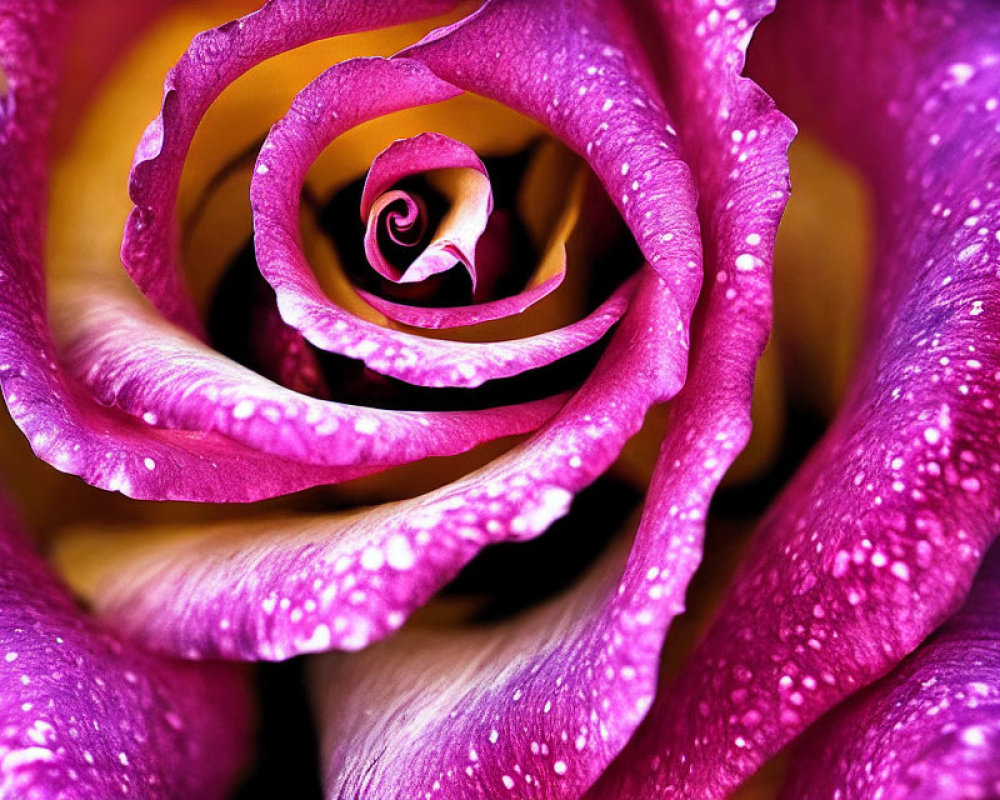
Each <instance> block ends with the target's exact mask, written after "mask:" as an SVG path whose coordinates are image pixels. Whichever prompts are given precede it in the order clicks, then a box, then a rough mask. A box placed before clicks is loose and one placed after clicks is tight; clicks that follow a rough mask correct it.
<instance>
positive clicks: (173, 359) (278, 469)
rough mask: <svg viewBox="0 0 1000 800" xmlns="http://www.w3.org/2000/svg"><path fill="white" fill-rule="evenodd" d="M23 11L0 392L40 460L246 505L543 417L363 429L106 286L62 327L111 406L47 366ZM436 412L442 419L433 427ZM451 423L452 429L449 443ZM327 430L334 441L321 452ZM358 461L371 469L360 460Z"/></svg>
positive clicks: (364, 423)
mask: <svg viewBox="0 0 1000 800" xmlns="http://www.w3.org/2000/svg"><path fill="white" fill-rule="evenodd" d="M33 14H34V16H32V15H30V14H27V13H25V14H23V15H21V17H20V18H19V19H18V20H17V21H16V22H13V21H11V20H9V19H8V18H7V17H5V16H3V14H2V13H0V25H5V26H6V27H5V28H4V30H8V29H9V33H8V34H6V35H5V38H4V39H3V41H4V42H5V47H4V49H3V50H2V55H3V57H4V59H5V61H4V62H3V68H4V70H5V73H6V75H7V79H8V82H9V89H8V100H9V101H10V102H9V103H8V105H7V106H6V108H7V109H8V113H7V115H6V116H3V117H0V162H2V166H3V168H2V169H0V193H2V195H3V197H5V198H6V201H5V202H6V204H7V205H6V207H5V213H4V214H3V215H2V216H0V242H2V243H3V246H2V248H0V282H2V284H3V291H2V292H0V384H2V387H3V393H4V397H5V399H6V401H7V404H8V408H9V409H10V412H11V415H12V416H13V417H14V419H15V421H16V422H17V424H18V425H19V426H20V427H21V429H22V430H23V431H24V432H25V434H26V435H27V437H28V439H29V441H30V442H31V445H32V448H33V449H34V451H35V452H36V454H38V455H39V456H40V457H41V458H43V459H44V460H46V461H48V462H49V463H51V464H53V465H55V466H57V467H58V468H59V469H61V470H63V471H66V472H70V473H72V474H76V475H80V476H81V477H83V478H84V479H85V480H87V481H88V482H89V483H92V484H94V485H95V486H100V487H102V488H107V489H113V490H116V491H121V492H122V493H124V494H127V495H129V496H132V497H141V498H156V499H189V500H210V501H217V502H218V501H247V500H257V499H260V498H262V497H270V496H274V495H277V494H283V493H287V492H290V491H295V490H298V489H302V488H305V487H307V486H313V485H316V484H320V483H330V482H333V481H336V480H343V479H344V478H347V477H352V476H354V475H358V474H363V473H364V472H366V471H368V472H370V471H372V470H374V469H377V468H379V464H380V463H381V464H382V465H383V466H385V465H386V464H388V463H390V462H391V463H399V462H398V461H396V460H395V459H398V458H400V457H402V458H404V460H405V458H406V457H407V456H406V453H407V452H409V453H410V455H413V454H416V453H419V456H418V457H422V456H423V455H426V454H428V453H429V452H430V451H429V450H427V449H426V448H425V446H427V445H429V446H430V447H431V448H432V449H437V448H438V446H442V447H444V450H440V451H439V452H441V453H444V452H449V451H450V452H456V451H455V450H449V448H452V447H453V446H454V444H455V443H456V442H458V441H460V440H464V441H465V442H466V444H468V445H471V446H474V444H475V443H478V442H479V441H482V440H483V439H482V438H481V437H482V436H483V434H486V431H487V429H490V428H492V430H493V431H494V432H495V433H496V434H497V435H506V434H509V433H510V432H511V431H512V430H514V428H516V427H517V425H516V424H515V425H514V427H512V423H516V422H519V421H520V420H522V419H526V418H528V417H530V418H533V419H534V422H535V424H536V425H537V424H540V423H541V422H543V421H544V420H545V419H547V418H548V416H549V415H550V414H551V413H552V412H553V411H555V410H556V408H558V406H559V404H560V402H561V401H560V400H558V399H556V400H552V401H543V402H542V403H541V405H538V404H533V405H532V406H530V407H527V408H521V409H519V411H518V412H517V414H515V415H514V416H513V417H512V416H511V415H510V414H509V413H506V412H503V411H488V412H485V413H486V415H487V417H491V418H492V419H493V422H487V421H486V417H479V416H478V413H477V412H474V413H473V415H472V416H465V415H458V416H457V417H454V418H453V417H452V416H451V415H447V414H444V415H434V414H430V415H413V414H407V413H405V412H389V415H388V417H382V416H381V415H379V414H377V413H376V414H375V416H379V417H380V419H378V420H376V419H374V418H373V417H372V415H371V414H369V413H368V412H367V411H366V410H364V409H359V408H355V407H352V406H343V405H337V404H330V403H324V402H322V401H317V400H313V399H311V398H308V397H304V396H302V395H297V394H295V393H293V392H290V391H288V390H285V389H282V388H281V387H278V386H277V385H275V384H272V383H270V382H268V381H265V380H263V379H261V378H259V376H255V375H253V374H252V373H250V372H249V371H248V370H244V369H242V368H240V367H238V366H237V365H235V364H233V363H232V362H229V361H228V360H226V359H224V358H222V357H221V356H218V355H217V354H215V353H212V352H211V351H209V350H208V349H207V348H205V347H204V346H203V345H201V344H200V343H198V342H196V341H194V340H193V339H191V338H190V337H187V336H185V335H184V334H181V333H180V332H179V331H177V329H175V328H173V327H172V326H170V325H169V324H167V323H164V322H163V321H162V320H160V319H158V318H156V315H155V314H153V313H151V312H150V311H149V310H148V309H144V308H140V304H139V303H136V302H134V301H133V299H132V298H131V296H130V295H129V294H128V293H126V292H123V291H120V289H119V288H118V287H115V288H113V289H109V288H108V287H102V286H96V285H85V286H83V287H81V297H87V298H89V299H91V300H93V301H94V302H92V303H89V304H87V306H86V311H87V313H85V314H81V315H79V316H78V317H76V318H74V319H73V320H71V322H72V324H74V325H79V326H84V327H85V326H86V325H88V324H90V325H92V326H93V327H92V328H91V329H90V330H89V331H87V332H86V334H84V333H83V332H82V331H81V335H80V336H76V337H73V339H74V351H73V354H72V355H71V359H72V360H73V361H74V365H75V366H76V367H79V374H80V375H81V376H82V378H83V379H84V381H86V382H88V383H89V386H90V387H91V388H93V389H94V391H95V393H96V394H97V396H98V397H100V398H101V399H103V400H105V401H107V402H108V403H114V404H115V406H117V407H108V406H106V405H102V404H101V403H99V402H97V401H96V400H95V399H94V397H93V396H91V394H90V392H88V391H87V390H86V389H85V388H84V387H83V386H81V385H80V384H79V383H78V382H77V380H76V378H75V377H73V376H72V375H71V374H69V373H68V372H66V371H64V370H63V369H61V368H60V365H59V363H58V361H57V357H56V355H55V349H54V347H53V343H52V337H51V333H50V331H49V328H48V324H47V321H46V319H45V313H44V307H45V303H44V285H43V283H44V282H43V277H42V276H43V271H42V264H41V251H42V242H41V235H42V230H43V224H42V201H43V198H42V188H43V187H44V185H45V180H44V176H45V166H44V165H45V161H44V158H45V151H44V144H45V140H46V135H45V134H46V129H47V126H48V121H47V119H46V118H45V117H44V116H41V112H44V111H47V110H50V108H51V106H50V104H49V103H48V101H47V100H46V98H48V97H49V96H50V95H51V91H52V85H53V80H54V77H53V75H52V72H51V70H52V69H53V68H54V67H55V66H56V58H55V56H54V54H52V53H51V52H49V51H48V50H46V51H39V50H36V48H37V47H39V46H40V45H41V44H42V43H44V44H45V45H46V46H53V45H54V44H55V43H57V42H58V41H59V40H60V38H61V37H60V36H59V35H57V31H56V29H55V27H54V26H55V22H54V21H53V18H51V17H50V16H48V15H47V14H42V13H41V11H39V12H37V13H35V12H33ZM32 25H42V26H44V29H45V30H46V33H45V34H44V35H43V34H41V33H36V32H35V29H34V28H32V27H31V26H32ZM49 31H51V33H50V32H49ZM36 112H37V113H36ZM116 304H117V305H116ZM122 304H124V305H122ZM137 343H141V345H142V347H138V348H137V347H136V344H137ZM143 348H146V349H143ZM140 353H143V354H144V355H141V354H140ZM151 365H154V366H155V369H152V368H151ZM213 392H217V394H213ZM220 400H221V401H222V402H221V403H219V402H218V401H220ZM241 403H242V405H241ZM121 409H125V410H126V411H128V412H129V413H127V414H126V413H123V411H122V410H121ZM530 409H534V410H530ZM522 412H527V413H522ZM289 415H291V417H289ZM463 416H465V421H464V422H463V421H460V418H461V417H463ZM435 419H436V420H438V421H440V422H442V423H443V424H444V426H445V427H444V428H441V429H440V430H439V431H438V433H436V434H435V433H434V432H433V430H432V429H433V428H434V427H435V425H434V424H432V423H434V421H435ZM383 423H384V424H383ZM454 423H457V424H458V425H459V426H460V427H463V428H464V429H465V434H459V435H457V436H456V434H457V430H455V429H452V428H451V426H452V424H454ZM483 423H485V425H484V424H483ZM161 425H165V426H173V427H177V428H186V430H168V429H165V428H162V427H158V426H161ZM446 429H449V430H446ZM338 430H339V431H340V432H339V433H336V431H338ZM391 430H395V431H396V432H397V433H398V434H401V435H402V443H400V444H394V442H400V440H399V439H397V438H396V437H395V436H394V435H393V434H392V433H390V432H389V431H391ZM366 431H367V433H366ZM222 434H225V435H222ZM331 435H332V436H334V439H339V440H340V441H342V442H343V443H345V446H344V447H335V448H332V449H331V448H330V445H331V440H330V439H329V438H326V437H329V436H331ZM382 437H385V438H382ZM469 437H471V438H469ZM487 437H488V434H487ZM236 440H239V441H236ZM366 442H367V444H366ZM420 442H423V444H420ZM433 442H436V443H437V444H433ZM414 447H416V448H417V449H416V450H414V449H413V448H414ZM460 447H461V445H460ZM380 450H381V452H382V456H379V455H378V452H379V451H380ZM368 456H371V457H372V458H373V460H372V461H370V462H366V463H365V464H363V465H362V464H360V461H364V460H365V459H366V458H367V457H368ZM355 458H357V459H358V461H354V460H353V459H355ZM386 458H387V459H388V461H386V460H385V459H386ZM338 462H339V464H338Z"/></svg>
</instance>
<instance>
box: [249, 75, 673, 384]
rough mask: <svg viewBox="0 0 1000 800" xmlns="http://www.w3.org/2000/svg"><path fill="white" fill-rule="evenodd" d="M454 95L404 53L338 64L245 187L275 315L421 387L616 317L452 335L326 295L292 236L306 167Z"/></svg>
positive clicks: (522, 359) (537, 350) (548, 348)
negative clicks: (352, 132)
mask: <svg viewBox="0 0 1000 800" xmlns="http://www.w3.org/2000/svg"><path fill="white" fill-rule="evenodd" d="M457 93H458V90H457V89H455V88H454V87H453V86H450V85H449V84H447V83H445V82H444V81H441V80H440V79H438V78H436V77H435V76H434V75H433V73H431V72H430V71H429V70H428V69H427V68H426V67H424V66H423V65H422V64H420V63H419V62H415V61H411V60H408V59H398V58H394V59H380V58H366V59H354V60H351V61H344V62H341V63H340V64H337V65H336V66H334V67H331V68H330V69H329V70H327V71H326V72H325V73H323V74H322V75H320V76H319V77H318V78H317V79H316V80H315V81H313V83H311V84H310V85H309V86H307V87H306V88H305V89H303V91H302V92H300V93H299V95H298V97H296V99H295V102H294V103H293V104H292V107H291V109H290V110H289V112H288V114H286V115H285V117H284V118H283V119H281V120H280V121H279V122H277V123H276V124H275V126H274V127H273V128H272V129H271V132H270V133H269V134H268V137H267V141H266V142H265V143H264V145H263V146H262V147H261V153H260V157H259V158H258V161H257V167H256V169H255V171H254V178H253V183H252V184H251V189H250V197H251V202H252V205H253V211H254V245H255V248H256V251H257V263H258V264H259V266H260V271H261V274H262V275H263V276H264V277H265V278H266V279H267V281H268V283H270V284H271V286H272V287H273V288H274V291H275V294H276V295H277V298H278V308H279V309H280V311H281V316H282V318H283V319H284V320H285V321H286V322H287V323H288V324H289V325H291V326H293V327H294V328H297V329H298V330H299V331H301V332H302V334H303V336H305V337H306V339H308V340H309V341H310V342H311V343H312V344H314V345H315V346H317V347H319V348H322V349H324V350H328V351H331V352H335V353H339V354H341V355H346V356H349V357H351V358H357V359H361V360H363V361H364V362H365V365H366V366H368V367H369V368H370V369H372V370H375V371H376V372H379V373H381V374H383V375H388V376H390V377H393V378H397V379H399V380H403V381H406V382H408V383H412V384H416V385H419V386H432V387H442V386H449V387H464V388H471V387H475V386H479V385H481V384H482V383H483V382H484V381H487V380H493V379H498V378H506V377H511V376H513V375H519V374H521V373H522V372H525V371H526V370H529V369H535V368H538V367H542V366H547V365H548V364H552V363H554V362H555V361H558V360H559V359H561V358H564V357H566V356H568V355H571V354H573V353H575V352H578V351H580V350H582V349H584V348H585V347H587V346H588V345H590V344H593V343H594V342H595V341H597V340H598V339H599V338H600V337H601V335H603V333H604V332H605V331H606V330H607V329H608V327H610V325H611V324H612V323H613V322H614V321H615V320H616V319H617V317H614V318H610V315H608V314H607V313H606V312H605V313H603V314H599V315H597V316H594V315H592V316H591V317H588V318H587V319H585V320H583V321H581V322H579V323H576V324H574V325H570V326H568V327H566V328H562V329H559V330H556V331H550V332H548V333H544V334H538V335H536V336H532V337H529V338H526V339H515V340H511V341H506V342H489V343H480V342H454V341H445V340H439V339H428V338H425V337H422V336H416V335H413V334H409V333H403V332H399V331H394V330H391V329H388V328H384V327H382V326H380V325H376V324H374V323H371V322H368V321H366V320H363V319H359V318H358V317H355V316H354V315H353V314H351V313H349V312H347V311H345V310H344V309H342V308H340V307H339V306H338V305H336V304H335V303H333V302H332V301H330V300H329V299H328V298H327V297H326V295H325V294H324V293H323V290H322V288H321V287H320V284H319V282H318V281H317V279H316V276H315V275H314V274H313V272H312V270H311V269H310V268H309V265H308V263H307V262H306V260H305V256H304V253H303V251H302V243H301V240H300V236H299V226H298V218H299V214H298V210H299V198H300V196H301V188H302V182H303V181H304V179H305V175H306V172H307V171H308V169H309V166H310V165H311V164H312V162H313V161H314V160H315V159H316V157H317V156H318V155H319V153H320V152H321V151H322V150H323V149H324V148H325V147H326V145H327V144H328V143H329V142H330V141H331V140H333V139H334V138H335V137H336V136H338V135H340V134H341V133H343V132H345V131H347V130H349V129H351V128H352V127H354V126H355V125H358V124H360V123H361V122H364V121H365V120H368V119H372V118H374V117H378V116H382V115H385V114H388V113H391V112H393V111H396V110H399V109H401V108H408V107H412V106H416V105H423V104H429V103H435V102H440V101H442V100H446V99H448V98H450V97H453V96H455V95H456V94H457ZM685 269H687V268H685ZM602 317H603V318H602Z"/></svg>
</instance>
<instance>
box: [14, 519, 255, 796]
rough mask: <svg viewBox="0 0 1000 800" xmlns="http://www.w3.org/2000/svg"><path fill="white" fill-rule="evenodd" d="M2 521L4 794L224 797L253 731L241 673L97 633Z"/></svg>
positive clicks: (44, 568)
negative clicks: (165, 656) (174, 657)
mask: <svg viewBox="0 0 1000 800" xmlns="http://www.w3.org/2000/svg"><path fill="white" fill-rule="evenodd" d="M0 514H2V515H3V517H4V519H3V520H2V521H0V652H2V653H3V660H2V662H0V795H2V796H4V797H12V798H13V797H18V798H25V799H26V800H44V799H45V798H55V797H60V798H63V797H65V798H77V797H79V798H83V797H146V798H160V797H162V798H169V797H204V798H216V797H217V798H222V797H225V796H228V790H229V789H230V788H231V785H232V783H233V782H234V779H235V778H236V777H238V773H239V770H240V769H241V768H242V767H243V766H244V764H245V762H246V760H247V755H248V752H247V751H248V748H249V744H250V743H249V732H250V730H251V729H252V728H251V724H250V723H251V720H250V714H249V702H250V698H249V695H248V694H247V691H246V689H247V687H246V686H245V685H244V684H243V682H242V676H241V675H240V673H239V672H237V671H236V670H235V669H233V668H231V667H224V666H222V665H219V664H197V665H193V664H185V663H182V662H175V661H168V660H165V659H162V658H158V657H156V656H152V655H149V654H148V653H144V652H142V651H140V650H137V649H136V648H135V647H134V646H133V645H132V644H130V643H128V642H125V641H123V640H121V639H119V638H118V637H117V636H115V635H113V634H111V633H109V632H107V631H105V630H104V629H102V628H100V627H99V626H98V625H97V624H96V623H95V622H93V621H92V620H89V619H87V618H85V617H84V616H83V615H82V614H81V613H80V612H79V611H78V610H77V608H76V606H75V604H74V602H73V600H72V598H71V597H70V596H69V594H68V593H67V592H66V591H65V589H64V588H63V587H62V586H60V585H59V584H57V583H56V581H55V580H54V579H53V578H52V577H51V575H50V574H49V573H48V571H47V569H46V567H45V565H44V564H43V563H42V561H41V560H40V559H39V558H38V557H37V556H36V555H35V554H34V553H32V552H31V551H30V549H29V548H28V546H27V544H26V543H25V542H24V541H23V540H22V539H21V537H20V536H19V535H18V534H17V533H16V532H15V531H14V529H13V526H12V524H11V522H10V520H9V518H8V515H7V512H6V511H5V510H4V511H0Z"/></svg>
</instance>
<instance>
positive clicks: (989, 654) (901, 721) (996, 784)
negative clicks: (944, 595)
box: [784, 547, 1000, 800]
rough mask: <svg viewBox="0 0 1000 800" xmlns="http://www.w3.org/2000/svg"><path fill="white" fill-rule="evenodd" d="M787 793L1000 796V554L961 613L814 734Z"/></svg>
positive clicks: (895, 799) (898, 799)
mask: <svg viewBox="0 0 1000 800" xmlns="http://www.w3.org/2000/svg"><path fill="white" fill-rule="evenodd" d="M791 764H792V766H791V772H790V778H789V780H788V783H787V785H786V787H785V790H784V796H786V797H788V798H795V800H799V799H800V798H801V800H811V798H819V797H842V798H845V800H851V799H852V798H869V797H871V798H875V797H879V798H885V800H935V799H936V798H941V797H968V798H974V797H995V796H997V795H998V794H1000V548H997V547H994V548H993V549H992V551H991V553H990V555H989V556H988V557H987V559H986V562H985V563H984V564H983V568H982V569H981V570H980V572H979V575H978V577H977V578H976V582H975V583H974V584H973V586H972V590H971V592H970V593H969V597H968V599H967V600H966V601H965V605H964V606H962V608H961V610H960V611H959V612H958V613H957V614H956V615H955V616H954V617H952V618H951V619H949V620H948V622H946V623H945V624H944V626H943V627H942V628H941V629H940V630H938V631H937V632H936V633H935V634H934V636H933V637H932V638H931V639H930V640H929V641H928V642H927V643H925V644H923V645H922V646H921V647H919V648H918V649H917V651H916V652H915V653H913V654H912V655H911V656H910V657H909V658H908V659H906V660H905V661H904V662H903V663H902V664H901V665H900V666H899V667H898V668H897V669H896V670H895V671H893V672H892V673H891V674H890V675H888V676H887V677H886V678H884V679H883V680H881V681H879V682H878V683H876V684H875V685H874V686H872V687H871V688H870V689H868V690H867V691H865V692H863V693H861V694H859V695H858V696H857V697H856V698H852V699H851V700H850V701H848V702H847V703H845V704H843V705H842V706H840V707H838V708H837V709H836V710H835V711H833V712H832V714H831V715H830V716H828V717H825V718H824V719H823V720H821V721H820V722H819V723H817V725H816V726H815V727H814V729H813V730H812V731H811V732H810V733H809V734H808V735H807V736H806V738H805V740H804V741H803V743H802V744H801V746H799V748H798V750H797V751H796V755H795V757H794V758H793V760H792V762H791Z"/></svg>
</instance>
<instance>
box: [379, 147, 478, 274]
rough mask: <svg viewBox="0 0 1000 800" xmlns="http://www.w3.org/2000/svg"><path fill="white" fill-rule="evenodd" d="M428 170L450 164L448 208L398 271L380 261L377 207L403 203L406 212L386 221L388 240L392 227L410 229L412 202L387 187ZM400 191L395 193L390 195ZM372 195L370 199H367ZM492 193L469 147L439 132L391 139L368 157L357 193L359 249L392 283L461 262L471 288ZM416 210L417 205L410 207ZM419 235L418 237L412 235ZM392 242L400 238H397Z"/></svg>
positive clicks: (392, 234)
mask: <svg viewBox="0 0 1000 800" xmlns="http://www.w3.org/2000/svg"><path fill="white" fill-rule="evenodd" d="M433 170H453V171H454V172H452V173H451V175H452V176H453V180H452V181H451V182H450V186H449V188H450V192H449V193H448V194H449V196H448V200H449V202H450V204H451V209H450V210H449V211H448V212H447V213H446V214H445V216H444V218H443V219H442V220H441V222H440V224H439V226H438V229H437V231H435V232H434V234H433V240H432V242H431V244H430V245H429V246H428V247H427V249H426V250H424V252H423V253H420V254H419V255H418V256H417V258H416V259H414V260H413V262H412V263H411V264H410V265H409V266H408V267H407V268H406V269H405V270H404V271H403V272H399V270H396V269H394V268H393V267H392V265H391V264H389V263H388V262H386V260H385V259H384V257H383V256H382V253H381V251H380V249H379V247H378V239H377V233H378V230H379V222H380V214H381V209H385V208H387V207H388V206H389V205H391V204H392V203H393V202H397V201H398V200H399V199H402V201H403V202H404V203H406V204H407V214H406V215H405V216H402V217H398V216H397V218H396V219H393V218H392V217H391V216H390V218H389V219H388V220H387V222H388V234H389V236H390V237H392V238H393V239H394V240H396V236H395V234H394V228H400V229H402V228H406V229H411V228H412V226H413V225H414V224H415V223H417V222H419V216H420V215H419V210H418V213H417V215H416V217H415V218H412V219H411V217H414V215H413V213H412V211H411V210H410V204H413V203H414V200H413V198H410V197H409V196H408V195H407V193H406V192H398V191H396V192H387V191H386V190H387V189H388V188H389V187H390V186H392V185H393V184H394V183H396V182H397V181H400V180H402V179H404V178H406V177H409V176H410V175H414V174H418V173H421V172H430V171H433ZM397 195H400V197H398V198H397V197H396V196H397ZM373 198H375V199H373ZM492 209H493V194H492V192H491V191H490V181H489V176H488V175H487V174H486V167H484V166H483V162H482V161H480V160H479V157H478V156H477V155H476V153H475V151H474V150H472V148H470V147H468V146H467V145H464V144H462V143H461V142H456V141H455V140H454V139H451V138H449V137H447V136H444V135H443V134H432V133H424V134H420V135H418V136H415V137H413V138H412V139H403V140H399V141H396V142H393V143H392V144H391V145H389V147H388V148H387V149H385V150H383V151H382V152H381V153H379V155H378V156H376V157H375V160H374V161H373V162H372V166H371V169H369V171H368V177H367V178H366V179H365V186H364V190H363V191H362V194H361V216H362V218H367V220H368V226H367V230H366V231H365V253H366V254H367V256H368V261H369V263H370V264H371V265H372V267H374V268H375V269H376V271H378V272H379V273H380V274H381V275H382V276H383V277H385V278H388V279H389V280H392V281H396V282H398V283H417V282H419V281H422V280H424V279H425V278H427V277H430V276H431V275H436V274H438V273H440V272H445V271H447V270H450V269H452V268H453V267H454V266H455V265H456V263H460V264H462V265H463V266H464V267H465V269H466V270H467V271H468V273H469V278H470V280H471V281H472V288H473V291H475V288H476V281H477V273H476V242H478V241H479V237H480V236H482V234H483V231H484V230H486V224H487V222H488V221H489V216H490V211H492ZM415 210H417V209H415ZM415 238H417V239H419V236H418V237H415ZM397 244H402V242H400V241H398V240H397Z"/></svg>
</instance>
